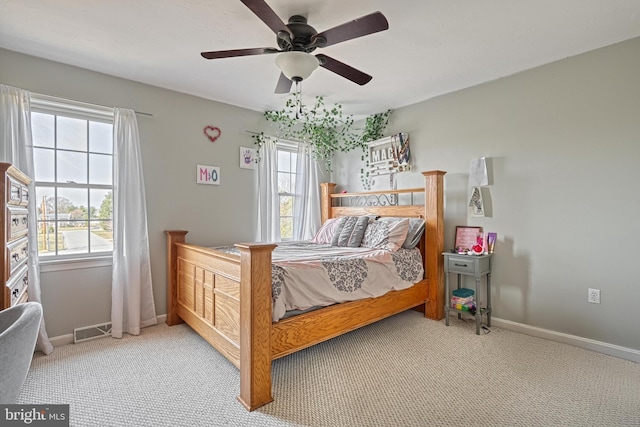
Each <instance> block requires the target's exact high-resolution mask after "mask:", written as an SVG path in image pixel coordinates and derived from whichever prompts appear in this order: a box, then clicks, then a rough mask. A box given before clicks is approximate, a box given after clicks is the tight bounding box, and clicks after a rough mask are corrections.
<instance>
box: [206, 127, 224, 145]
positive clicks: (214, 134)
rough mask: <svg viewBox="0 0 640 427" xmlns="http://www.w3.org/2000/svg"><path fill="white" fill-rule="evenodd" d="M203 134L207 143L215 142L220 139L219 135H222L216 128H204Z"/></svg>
mask: <svg viewBox="0 0 640 427" xmlns="http://www.w3.org/2000/svg"><path fill="white" fill-rule="evenodd" d="M204 134H205V135H206V136H207V138H209V141H211V142H216V140H217V139H218V138H220V135H222V131H221V130H220V128H219V127H216V126H205V127H204Z"/></svg>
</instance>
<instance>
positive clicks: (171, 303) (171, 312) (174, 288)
mask: <svg viewBox="0 0 640 427" xmlns="http://www.w3.org/2000/svg"><path fill="white" fill-rule="evenodd" d="M187 233H188V231H185V230H166V231H165V234H166V235H167V320H166V323H167V325H169V326H173V325H177V324H178V323H182V322H183V320H182V319H181V318H180V317H179V316H178V277H177V271H178V251H177V250H176V246H175V245H174V243H184V242H185V236H186V234H187Z"/></svg>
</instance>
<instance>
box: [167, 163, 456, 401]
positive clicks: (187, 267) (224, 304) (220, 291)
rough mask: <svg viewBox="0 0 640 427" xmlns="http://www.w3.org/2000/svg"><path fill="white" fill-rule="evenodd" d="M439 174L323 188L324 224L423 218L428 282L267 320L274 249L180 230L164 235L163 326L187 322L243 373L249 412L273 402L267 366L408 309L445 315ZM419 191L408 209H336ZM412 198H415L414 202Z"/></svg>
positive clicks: (243, 395)
mask: <svg viewBox="0 0 640 427" xmlns="http://www.w3.org/2000/svg"><path fill="white" fill-rule="evenodd" d="M445 173H446V172H443V171H430V172H423V175H424V177H425V187H424V188H414V189H407V190H394V191H384V192H367V193H343V194H333V192H334V190H335V186H336V184H330V183H325V184H321V186H322V188H321V191H322V197H321V198H322V221H323V223H324V221H326V220H327V218H333V217H339V216H345V215H367V214H373V215H381V216H397V217H422V218H424V219H425V223H426V226H425V233H424V235H423V237H422V240H421V242H420V246H419V247H420V250H421V252H422V255H423V260H424V270H425V278H424V279H423V280H421V281H420V282H418V283H416V284H415V285H414V286H412V287H411V288H408V289H405V290H400V291H391V292H389V293H387V294H385V295H383V296H381V297H378V298H368V299H365V300H361V301H352V302H346V303H342V304H335V305H332V306H329V307H324V308H321V309H317V310H314V311H311V312H307V313H304V314H300V315H297V316H293V317H289V318H286V319H283V320H280V321H278V322H272V308H271V304H272V303H271V301H272V299H271V252H272V251H273V249H274V248H275V247H276V246H277V245H276V244H264V243H240V244H236V245H235V246H236V247H237V248H238V249H239V251H240V255H239V256H238V255H234V254H229V253H225V252H221V251H216V250H213V249H210V248H206V247H203V246H197V245H192V244H187V243H186V242H185V235H186V234H187V231H184V230H168V231H166V232H165V233H166V235H167V324H168V325H170V326H172V325H176V324H178V323H182V322H183V321H184V322H186V323H187V324H188V325H189V326H191V327H192V328H193V329H194V330H195V331H196V332H197V333H198V334H200V335H201V336H202V337H203V338H204V339H205V340H206V341H208V342H209V343H210V344H211V345H212V346H213V347H214V348H216V349H217V350H218V351H219V352H220V353H221V354H222V355H224V356H225V357H226V358H227V359H229V361H231V363H233V364H234V365H235V366H236V367H238V368H239V369H240V395H239V396H238V400H239V401H240V402H241V403H242V405H244V406H245V407H246V408H247V409H248V410H250V411H252V410H254V409H256V408H259V407H260V406H262V405H265V404H267V403H269V402H271V401H273V397H272V394H271V362H272V361H273V360H275V359H277V358H279V357H283V356H286V355H288V354H291V353H293V352H295V351H298V350H301V349H303V348H306V347H309V346H312V345H314V344H317V343H320V342H322V341H325V340H328V339H330V338H333V337H336V336H338V335H341V334H344V333H347V332H349V331H352V330H354V329H357V328H359V327H362V326H365V325H368V324H370V323H373V322H376V321H378V320H381V319H384V318H386V317H389V316H392V315H394V314H397V313H400V312H402V311H405V310H408V309H412V308H415V309H418V310H420V311H424V313H425V317H428V318H430V319H435V320H439V319H442V318H443V317H444V303H445V300H444V270H443V256H442V252H443V249H444V248H443V244H444V237H443V235H444V217H443V179H444V174H445ZM405 193H424V199H425V202H424V204H422V205H412V206H388V205H387V206H380V205H378V206H357V207H345V206H338V204H341V203H339V201H340V200H341V199H343V198H348V197H354V196H364V197H370V196H374V195H379V194H386V195H389V194H392V195H395V196H393V197H396V198H398V197H404V196H406V194H405ZM412 200H413V196H412Z"/></svg>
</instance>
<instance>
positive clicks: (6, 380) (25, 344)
mask: <svg viewBox="0 0 640 427" xmlns="http://www.w3.org/2000/svg"><path fill="white" fill-rule="evenodd" d="M41 319H42V306H41V305H40V304H39V303H37V302H26V303H24V304H18V305H15V306H13V307H10V308H7V309H6V310H3V311H0V404H11V403H15V402H16V399H17V397H18V394H19V393H20V390H21V389H22V385H23V384H24V380H25V379H26V378H27V372H29V366H30V365H31V359H32V358H33V350H34V349H35V346H36V339H37V337H38V329H39V328H40V320H41Z"/></svg>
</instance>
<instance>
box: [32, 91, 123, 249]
mask: <svg viewBox="0 0 640 427" xmlns="http://www.w3.org/2000/svg"><path fill="white" fill-rule="evenodd" d="M31 105H32V107H31V111H32V112H31V128H32V134H33V156H34V174H35V177H34V180H35V185H36V197H35V203H36V213H37V216H38V218H37V224H38V253H39V254H40V256H41V257H42V259H47V258H49V259H54V258H56V259H64V258H86V257H87V256H94V255H105V254H111V253H112V252H113V203H112V202H113V110H111V109H109V108H104V109H100V108H93V106H91V107H90V108H89V107H87V106H86V105H84V104H79V103H75V102H72V101H69V102H66V101H62V100H57V99H53V98H48V97H42V98H40V97H39V96H32V103H31Z"/></svg>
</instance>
